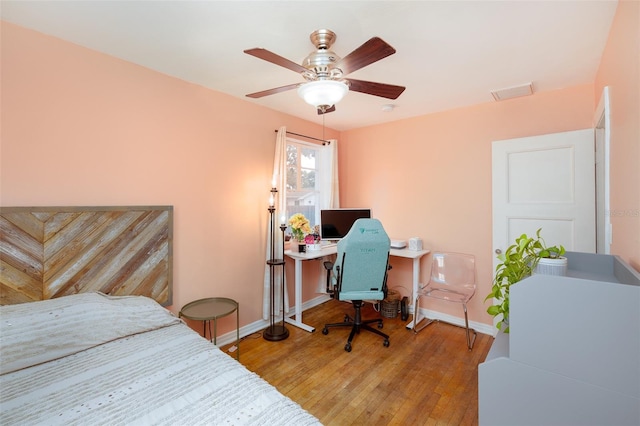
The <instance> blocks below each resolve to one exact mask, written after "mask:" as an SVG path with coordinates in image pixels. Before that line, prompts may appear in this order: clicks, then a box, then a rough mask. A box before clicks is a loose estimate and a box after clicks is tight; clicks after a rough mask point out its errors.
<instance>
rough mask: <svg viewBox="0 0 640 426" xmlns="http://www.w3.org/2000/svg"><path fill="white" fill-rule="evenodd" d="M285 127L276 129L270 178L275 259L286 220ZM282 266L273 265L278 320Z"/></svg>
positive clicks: (265, 307) (267, 289) (265, 306)
mask: <svg viewBox="0 0 640 426" xmlns="http://www.w3.org/2000/svg"><path fill="white" fill-rule="evenodd" d="M286 166H287V128H286V127H284V126H282V127H280V129H278V134H277V135H276V149H275V155H274V158H273V175H272V178H271V185H272V187H273V186H275V188H277V189H278V193H277V197H276V198H275V200H274V205H275V208H276V210H275V212H274V213H273V215H274V221H275V235H273V238H274V241H275V253H274V254H273V257H274V258H276V259H284V253H283V252H282V237H283V236H282V232H281V231H280V223H282V219H283V218H284V219H285V221H286V220H287V218H286V216H285V215H286V214H287V192H286V191H287V187H286V180H287V167H286ZM269 224H270V223H269V222H267V245H266V250H265V252H266V257H265V268H264V287H263V297H262V317H263V319H265V320H268V319H269V315H270V300H271V299H270V297H271V279H270V278H271V271H270V269H269V266H268V265H267V264H266V261H267V260H269V259H270V258H271V238H272V235H271V227H270V226H269ZM283 269H284V268H282V267H279V266H278V267H275V268H274V273H275V274H274V297H275V310H276V321H278V317H279V315H280V311H281V310H282V306H280V305H281V301H282V286H281V283H282V279H283V275H285V276H286V274H284V270H283ZM284 311H285V312H289V295H288V294H287V284H286V281H285V286H284Z"/></svg>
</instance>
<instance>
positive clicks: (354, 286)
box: [322, 219, 390, 352]
mask: <svg viewBox="0 0 640 426" xmlns="http://www.w3.org/2000/svg"><path fill="white" fill-rule="evenodd" d="M389 248H390V240H389V236H388V235H387V233H386V232H385V230H384V228H383V227H382V224H381V223H380V221H379V220H377V219H358V220H356V221H355V223H354V224H353V226H352V227H351V229H350V230H349V232H348V233H347V235H346V236H345V237H344V238H343V239H342V240H340V241H339V242H338V255H337V257H336V261H335V262H334V264H333V266H332V269H333V282H334V285H335V287H334V297H335V298H336V299H338V300H343V301H344V300H349V301H351V303H352V304H353V307H354V309H355V316H354V317H353V318H351V317H350V316H349V315H345V318H344V322H341V323H333V324H326V325H325V326H324V329H323V330H322V334H325V335H326V334H328V333H329V328H330V327H351V334H349V339H348V340H347V344H346V345H345V347H344V350H345V351H347V352H351V341H352V340H353V338H354V337H355V335H356V334H357V333H360V331H361V330H366V331H370V332H373V333H376V334H378V335H380V336H382V337H383V338H384V341H383V345H384V346H385V347H387V346H389V336H387V335H386V334H384V333H383V332H381V331H380V330H377V329H375V328H373V327H370V326H369V324H371V323H374V322H375V323H378V328H382V319H381V318H380V319H371V320H362V314H361V309H362V305H363V301H365V300H382V299H384V298H385V295H386V291H387V271H388V269H389Z"/></svg>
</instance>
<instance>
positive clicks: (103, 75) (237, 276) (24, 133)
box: [0, 22, 338, 332]
mask: <svg viewBox="0 0 640 426" xmlns="http://www.w3.org/2000/svg"><path fill="white" fill-rule="evenodd" d="M1 35H2V75H1V79H2V80H1V87H2V98H1V108H2V110H1V114H2V130H1V132H2V133H1V137H2V141H1V143H2V145H1V150H0V152H1V158H0V177H1V183H0V205H2V206H45V205H49V206H63V205H65V206H66V205H76V206H78V205H173V206H174V236H175V240H174V243H175V244H174V299H173V300H174V306H173V307H172V310H174V311H177V310H179V308H180V306H182V305H184V304H185V303H187V302H189V301H191V300H194V299H196V298H200V297H211V296H226V297H231V298H234V299H236V300H238V301H239V302H240V307H241V310H240V313H241V325H244V324H247V323H251V322H254V321H257V320H259V319H261V318H262V281H263V273H264V265H265V254H264V248H265V236H264V234H265V229H266V223H267V206H268V200H269V189H270V186H271V185H270V183H271V172H272V167H273V166H272V164H273V153H274V143H275V133H274V129H277V128H279V127H280V126H281V125H285V126H287V128H288V129H290V130H292V131H294V132H297V133H302V134H307V135H312V136H313V135H321V134H322V130H321V127H319V126H318V125H316V124H313V123H310V122H305V121H303V120H300V119H297V118H294V117H291V116H288V115H284V114H281V113H278V112H276V111H273V110H269V109H266V108H263V107H260V106H256V105H253V104H251V103H249V102H246V101H243V100H238V99H235V98H232V97H230V96H227V95H224V94H221V93H218V92H214V91H211V90H208V89H205V88H203V87H200V86H197V85H193V84H190V83H186V82H184V81H181V80H178V79H175V78H172V77H169V76H166V75H163V74H160V73H157V72H154V71H151V70H148V69H146V68H143V67H140V66H137V65H134V64H131V63H128V62H125V61H122V60H119V59H116V58H113V57H110V56H107V55H104V54H101V53H98V52H95V51H91V50H88V49H85V48H82V47H79V46H77V45H74V44H71V43H67V42H64V41H61V40H59V39H56V38H53V37H49V36H45V35H42V34H40V33H37V32H34V31H31V30H27V29H24V28H21V27H19V26H16V25H13V24H9V23H6V22H3V23H2V34H1ZM326 136H327V137H329V138H332V137H337V136H338V134H337V132H334V131H331V130H329V129H328V130H327V132H326ZM230 318H231V317H230ZM225 320H226V319H225ZM232 323H233V321H232V319H230V321H229V323H228V324H227V323H226V322H224V323H221V324H220V325H221V330H220V331H221V332H224V331H225V329H226V328H230V326H231V324H232ZM233 325H235V324H233Z"/></svg>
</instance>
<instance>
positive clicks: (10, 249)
mask: <svg viewBox="0 0 640 426" xmlns="http://www.w3.org/2000/svg"><path fill="white" fill-rule="evenodd" d="M172 246H173V207H172V206H151V207H147V206H145V207H139V206H133V207H31V208H29V207H3V208H1V209H0V304H2V305H6V304H14V303H24V302H31V301H36V300H43V299H51V298H55V297H60V296H64V295H69V294H76V293H82V292H91V291H101V292H103V293H107V294H112V295H144V296H148V297H151V298H153V299H155V300H156V301H158V302H159V303H160V304H162V305H164V306H168V305H171V304H172V300H171V298H172V283H173V249H172Z"/></svg>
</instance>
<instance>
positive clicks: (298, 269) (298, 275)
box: [284, 245, 429, 332]
mask: <svg viewBox="0 0 640 426" xmlns="http://www.w3.org/2000/svg"><path fill="white" fill-rule="evenodd" d="M337 252H338V247H337V246H336V245H332V246H330V247H326V248H323V249H320V250H309V251H307V252H306V253H298V252H296V251H291V250H287V251H285V252H284V254H285V255H287V256H289V257H290V258H292V259H293V260H294V261H295V311H294V316H293V318H285V321H286V322H287V323H289V324H291V325H295V326H296V327H300V328H301V329H303V330H306V331H309V332H312V331H315V328H313V327H311V326H310V325H307V324H305V323H303V322H302V262H303V261H305V260H312V259H318V258H321V257H324V256H331V255H333V254H336V253H337ZM428 253H429V250H409V249H391V250H390V252H389V254H390V255H391V256H395V257H404V258H407V259H413V288H412V292H413V293H412V294H411V298H412V299H413V297H415V294H417V292H418V285H419V283H420V259H421V258H422V256H424V255H425V254H428ZM412 327H413V320H411V321H410V322H409V323H408V324H407V328H412Z"/></svg>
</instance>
